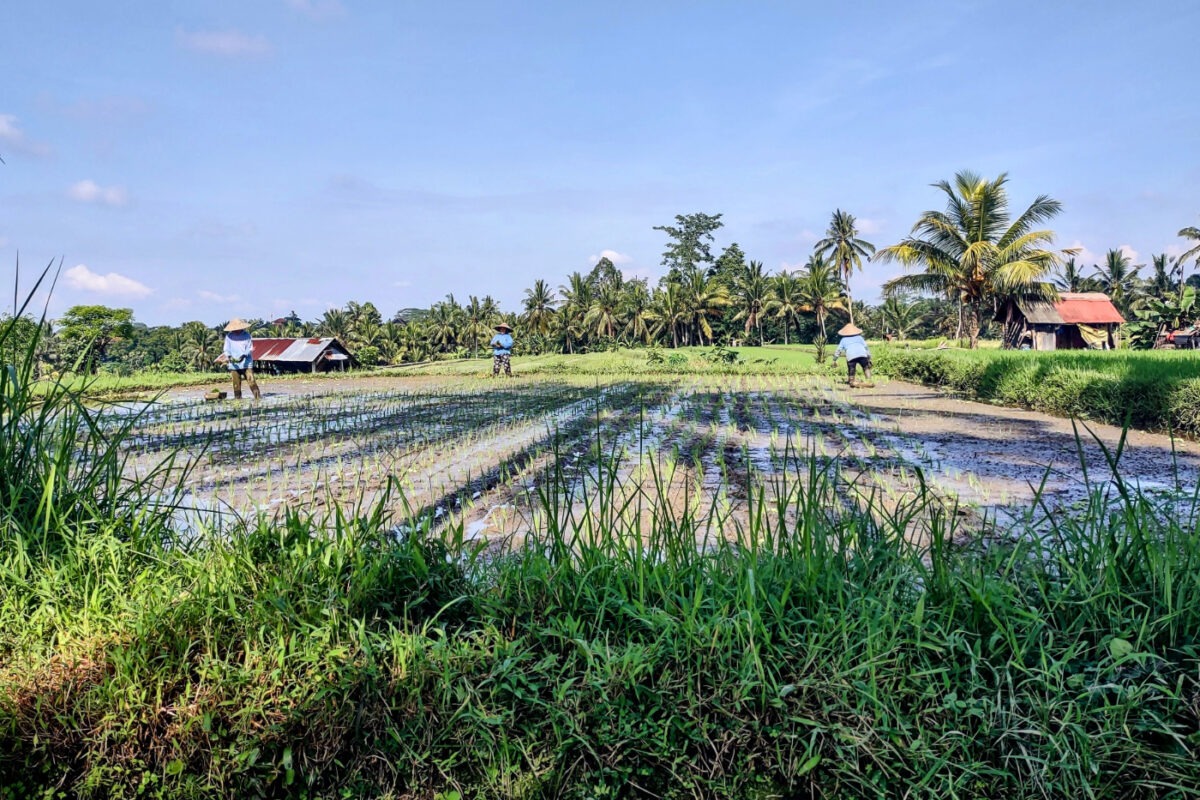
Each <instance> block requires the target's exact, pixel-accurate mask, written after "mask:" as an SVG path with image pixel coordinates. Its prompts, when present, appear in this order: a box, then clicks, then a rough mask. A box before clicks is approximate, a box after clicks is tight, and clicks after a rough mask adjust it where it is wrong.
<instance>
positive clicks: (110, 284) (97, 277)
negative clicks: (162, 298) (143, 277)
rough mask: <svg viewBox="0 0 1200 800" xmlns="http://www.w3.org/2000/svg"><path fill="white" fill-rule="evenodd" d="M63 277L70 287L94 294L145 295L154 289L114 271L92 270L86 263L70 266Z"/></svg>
mask: <svg viewBox="0 0 1200 800" xmlns="http://www.w3.org/2000/svg"><path fill="white" fill-rule="evenodd" d="M63 278H64V279H65V281H66V285H67V286H69V287H70V288H72V289H78V290H80V291H83V292H93V293H95V294H108V295H116V296H126V297H145V296H146V295H148V294H150V293H152V292H153V291H154V290H153V289H151V288H150V287H149V286H147V285H146V284H144V283H140V282H138V281H135V280H134V279H133V278H127V277H125V276H124V275H120V274H118V273H116V272H109V273H107V274H105V275H101V274H99V273H96V272H92V271H91V270H90V269H88V267H87V265H86V264H78V265H76V266H74V267H71V268H70V269H69V270H67V271H66V272H64V273H63Z"/></svg>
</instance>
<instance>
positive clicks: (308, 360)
mask: <svg viewBox="0 0 1200 800" xmlns="http://www.w3.org/2000/svg"><path fill="white" fill-rule="evenodd" d="M355 363H356V362H355V361H354V356H352V355H350V351H349V350H347V349H346V346H345V345H344V344H342V343H341V342H340V341H338V340H337V339H336V338H334V337H332V336H323V337H313V338H311V339H304V338H301V339H255V340H254V368H255V369H258V370H262V371H263V372H270V373H281V372H329V371H331V370H343V369H347V368H348V367H353V366H355Z"/></svg>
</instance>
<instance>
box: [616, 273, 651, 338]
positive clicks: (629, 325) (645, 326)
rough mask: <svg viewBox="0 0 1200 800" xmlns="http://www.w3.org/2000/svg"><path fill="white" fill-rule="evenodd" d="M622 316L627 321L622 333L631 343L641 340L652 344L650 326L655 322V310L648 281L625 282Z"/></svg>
mask: <svg viewBox="0 0 1200 800" xmlns="http://www.w3.org/2000/svg"><path fill="white" fill-rule="evenodd" d="M621 316H622V317H623V318H624V319H625V328H624V330H623V331H622V333H624V334H625V335H626V336H628V337H629V341H631V342H635V341H638V340H641V341H642V343H643V344H649V343H650V325H651V323H652V322H653V321H654V310H653V307H652V299H651V297H650V290H649V288H647V286H646V280H645V279H644V278H641V279H633V280H628V281H626V282H625V287H624V289H622V291H621Z"/></svg>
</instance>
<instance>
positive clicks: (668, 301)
mask: <svg viewBox="0 0 1200 800" xmlns="http://www.w3.org/2000/svg"><path fill="white" fill-rule="evenodd" d="M651 310H652V313H653V315H654V321H655V326H654V329H653V330H652V334H653V335H654V336H662V335H663V333H664V332H666V331H670V332H671V346H672V347H679V329H680V328H681V327H682V326H683V324H684V321H685V320H686V318H687V306H686V304H685V303H684V300H683V287H682V286H681V285H680V284H678V283H675V282H673V281H668V282H667V283H665V284H664V285H663V286H662V288H660V289H656V290H655V292H654V296H653V298H652V300H651Z"/></svg>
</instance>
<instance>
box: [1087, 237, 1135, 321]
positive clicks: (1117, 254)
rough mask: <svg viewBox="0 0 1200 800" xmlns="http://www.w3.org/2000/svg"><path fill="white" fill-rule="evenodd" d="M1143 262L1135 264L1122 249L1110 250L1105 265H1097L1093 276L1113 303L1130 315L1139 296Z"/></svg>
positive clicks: (1105, 257) (1106, 255)
mask: <svg viewBox="0 0 1200 800" xmlns="http://www.w3.org/2000/svg"><path fill="white" fill-rule="evenodd" d="M1142 266H1143V265H1142V264H1138V265H1137V266H1134V265H1133V263H1132V259H1130V258H1129V256H1127V255H1125V253H1124V252H1122V251H1121V250H1109V251H1108V252H1107V253H1106V254H1105V256H1104V264H1103V266H1096V267H1095V269H1096V272H1095V274H1094V275H1093V277H1094V278H1095V279H1096V281H1097V282H1098V283H1099V284H1100V286H1101V288H1102V289H1103V290H1104V291H1105V292H1106V293H1107V294H1108V296H1109V298H1110V299H1111V300H1112V301H1113V305H1115V306H1116V307H1117V308H1119V309H1120V310H1121V313H1123V314H1125V315H1128V314H1129V308H1130V305H1131V303H1132V302H1133V299H1134V298H1135V297H1136V296H1137V288H1138V271H1139V270H1141V268H1142Z"/></svg>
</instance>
